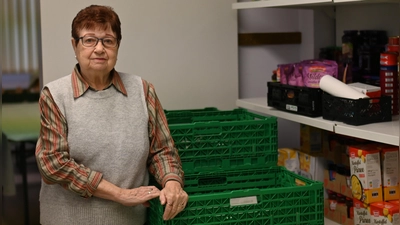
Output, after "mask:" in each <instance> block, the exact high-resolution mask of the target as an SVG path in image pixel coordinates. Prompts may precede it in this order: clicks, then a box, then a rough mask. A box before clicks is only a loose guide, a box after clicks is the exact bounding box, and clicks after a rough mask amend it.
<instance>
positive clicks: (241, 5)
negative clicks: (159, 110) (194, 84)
mask: <svg viewBox="0 0 400 225" xmlns="http://www.w3.org/2000/svg"><path fill="white" fill-rule="evenodd" d="M383 3H395V4H393V6H394V7H397V8H399V6H400V0H259V1H250V0H249V1H246V2H237V3H233V4H232V8H233V9H252V8H263V7H270V8H308V9H310V8H311V9H312V8H318V7H320V6H336V5H338V6H339V5H355V4H383ZM366 19H368V18H366ZM395 23H397V24H398V20H396V22H395ZM396 32H398V29H396ZM236 105H237V106H238V107H241V108H245V109H248V110H251V111H254V112H258V113H262V114H267V115H271V116H275V117H278V118H282V119H285V120H290V121H294V122H298V123H302V124H307V125H310V126H313V127H317V128H320V129H324V130H328V131H332V132H335V133H338V134H343V135H347V136H352V137H358V138H362V139H367V140H372V141H377V142H382V143H386V144H391V145H396V146H399V143H400V141H399V130H400V129H399V117H398V116H396V117H394V118H393V119H392V121H390V122H382V123H373V124H367V125H362V126H351V125H347V124H344V123H341V122H337V121H329V120H324V119H322V117H317V118H311V117H306V116H301V115H296V114H294V113H288V112H284V111H279V110H277V109H274V108H271V107H269V106H268V103H267V97H260V98H248V99H238V100H237V101H236ZM324 224H325V225H339V224H338V223H336V222H333V221H331V220H329V219H327V218H325V221H324Z"/></svg>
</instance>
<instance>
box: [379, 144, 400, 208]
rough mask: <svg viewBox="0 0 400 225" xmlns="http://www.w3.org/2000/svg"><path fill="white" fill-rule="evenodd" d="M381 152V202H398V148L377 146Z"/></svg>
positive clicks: (399, 196) (383, 145) (399, 195)
mask: <svg viewBox="0 0 400 225" xmlns="http://www.w3.org/2000/svg"><path fill="white" fill-rule="evenodd" d="M377 147H378V149H380V150H381V170H382V185H383V200H384V201H389V200H398V199H399V198H400V194H399V192H400V190H399V173H398V171H399V147H398V146H393V145H386V144H379V145H378V146H377Z"/></svg>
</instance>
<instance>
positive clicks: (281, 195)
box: [148, 167, 324, 225]
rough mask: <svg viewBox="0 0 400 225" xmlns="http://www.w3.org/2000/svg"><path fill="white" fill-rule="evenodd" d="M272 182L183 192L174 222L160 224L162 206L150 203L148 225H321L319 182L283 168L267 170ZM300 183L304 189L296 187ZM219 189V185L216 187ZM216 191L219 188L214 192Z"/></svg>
mask: <svg viewBox="0 0 400 225" xmlns="http://www.w3.org/2000/svg"><path fill="white" fill-rule="evenodd" d="M269 173H270V174H273V175H271V176H273V177H275V178H274V179H272V177H271V179H268V180H269V181H268V182H265V183H262V184H260V185H254V186H253V188H247V187H244V188H233V186H231V187H229V185H228V186H227V187H226V189H225V190H222V189H221V190H218V191H215V190H214V191H206V190H201V191H200V190H195V189H192V187H188V188H185V191H186V192H187V193H188V195H189V201H188V203H187V206H186V208H185V209H184V210H183V211H182V212H181V213H180V214H178V215H177V216H176V217H175V218H174V219H172V220H169V221H164V220H163V219H162V215H163V212H164V206H161V205H160V202H159V200H158V198H156V199H153V200H151V201H150V202H151V207H150V208H149V210H148V224H151V225H204V224H207V225H212V224H215V225H216V224H218V225H227V224H229V225H278V224H279V225H321V224H324V211H323V209H324V203H323V201H324V198H323V185H322V183H321V182H317V181H312V180H309V179H307V178H304V177H301V176H299V175H297V174H294V173H293V172H290V171H288V170H286V169H285V168H283V167H275V168H270V171H269ZM299 183H302V184H303V185H304V186H298V184H299ZM217 186H218V187H219V185H217ZM218 189H219V188H218Z"/></svg>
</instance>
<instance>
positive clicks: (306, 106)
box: [267, 82, 322, 117]
mask: <svg viewBox="0 0 400 225" xmlns="http://www.w3.org/2000/svg"><path fill="white" fill-rule="evenodd" d="M267 86H268V106H271V107H274V108H276V109H279V110H283V111H287V112H292V113H295V114H299V115H304V116H309V117H318V116H322V90H321V89H319V88H308V87H298V86H291V85H286V84H281V83H277V82H268V83H267Z"/></svg>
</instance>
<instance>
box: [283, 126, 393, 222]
mask: <svg viewBox="0 0 400 225" xmlns="http://www.w3.org/2000/svg"><path fill="white" fill-rule="evenodd" d="M300 136H301V137H300V148H299V149H293V148H280V149H279V160H278V165H282V166H285V167H286V168H288V169H289V170H291V171H293V172H295V173H298V174H300V175H302V176H304V177H307V178H310V179H314V180H321V179H322V181H323V182H324V187H325V190H326V192H325V201H324V213H325V216H326V217H327V218H329V219H331V220H333V221H335V222H337V223H339V224H343V225H375V224H378V225H381V224H385V225H400V214H399V198H400V194H399V192H400V190H399V188H400V187H399V179H400V177H399V175H398V171H399V163H400V162H399V147H398V146H392V145H387V144H382V143H376V142H371V141H368V140H364V139H358V138H353V137H348V136H343V135H338V134H335V133H332V132H328V131H324V130H321V129H318V128H315V127H311V126H308V125H303V124H301V125H300ZM321 172H323V173H322V174H321Z"/></svg>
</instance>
